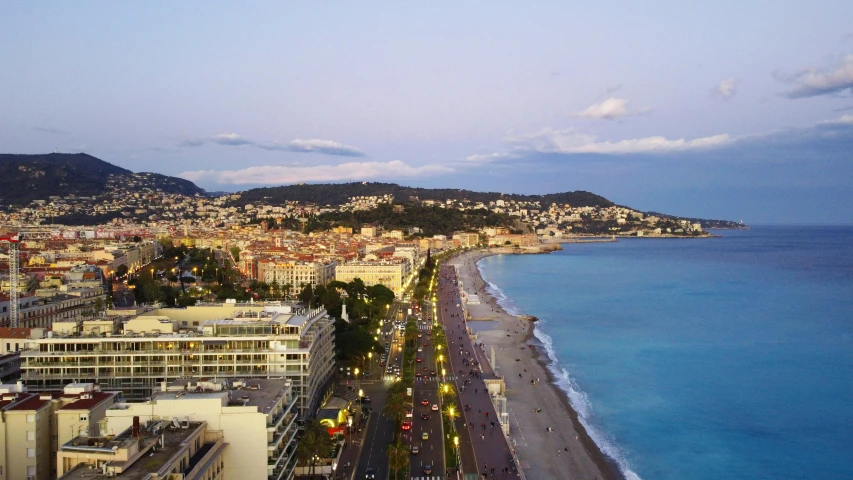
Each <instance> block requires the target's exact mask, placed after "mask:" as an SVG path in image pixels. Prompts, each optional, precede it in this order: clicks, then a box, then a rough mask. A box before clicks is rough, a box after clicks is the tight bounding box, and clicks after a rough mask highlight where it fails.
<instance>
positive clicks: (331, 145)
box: [178, 133, 365, 157]
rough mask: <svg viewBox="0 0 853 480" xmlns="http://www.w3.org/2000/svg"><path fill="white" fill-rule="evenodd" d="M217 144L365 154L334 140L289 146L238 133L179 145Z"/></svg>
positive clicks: (183, 141)
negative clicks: (260, 140)
mask: <svg viewBox="0 0 853 480" xmlns="http://www.w3.org/2000/svg"><path fill="white" fill-rule="evenodd" d="M210 143H212V144H216V145H222V146H226V147H241V146H246V145H247V146H250V147H256V148H260V149H263V150H272V151H281V152H298V153H322V154H326V155H338V156H343V157H363V156H365V154H364V152H363V151H361V150H359V149H358V148H356V147H352V146H350V145H344V144H343V143H338V142H335V141H332V140H320V139H312V140H302V139H298V138H297V139H296V140H293V141H291V142H288V143H287V144H281V143H278V142H268V143H263V142H256V141H253V140H250V139H248V138H246V137H244V136H242V135H239V134H236V133H220V134H218V135H213V136H211V137H190V138H185V139H184V140H182V141H181V142H180V143H179V144H178V145H179V146H181V147H200V146H202V145H205V144H210Z"/></svg>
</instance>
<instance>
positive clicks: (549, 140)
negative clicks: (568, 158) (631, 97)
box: [506, 127, 733, 155]
mask: <svg viewBox="0 0 853 480" xmlns="http://www.w3.org/2000/svg"><path fill="white" fill-rule="evenodd" d="M506 141H507V142H508V143H509V144H511V145H513V146H514V149H513V151H514V152H515V153H518V152H519V151H532V152H538V153H561V154H576V153H598V154H607V155H621V154H630V153H666V152H683V151H687V150H702V149H710V148H716V147H720V146H724V145H727V144H729V143H731V142H732V141H733V138H732V137H730V136H729V135H728V134H721V135H713V136H710V137H700V138H695V139H693V140H685V139H683V138H679V139H675V140H669V139H667V138H665V137H662V136H654V137H643V138H633V139H627V140H619V141H615V142H611V141H603V142H602V141H599V140H598V138H597V137H596V136H595V135H590V134H585V133H579V132H577V131H576V130H575V129H571V128H570V129H565V130H554V129H552V128H550V127H549V128H544V129H542V130H540V131H538V132H535V133H530V134H524V135H520V136H517V137H512V138H507V139H506Z"/></svg>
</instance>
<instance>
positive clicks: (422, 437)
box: [421, 432, 429, 440]
mask: <svg viewBox="0 0 853 480" xmlns="http://www.w3.org/2000/svg"><path fill="white" fill-rule="evenodd" d="M421 440H429V432H424V433H422V434H421Z"/></svg>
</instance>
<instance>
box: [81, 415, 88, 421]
mask: <svg viewBox="0 0 853 480" xmlns="http://www.w3.org/2000/svg"><path fill="white" fill-rule="evenodd" d="M88 419H89V415H88V414H86V413H81V414H80V421H81V422H85V421H86V420H88Z"/></svg>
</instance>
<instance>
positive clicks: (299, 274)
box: [257, 259, 337, 291]
mask: <svg viewBox="0 0 853 480" xmlns="http://www.w3.org/2000/svg"><path fill="white" fill-rule="evenodd" d="M257 264H258V276H257V278H258V280H260V281H263V282H266V283H268V284H272V283H273V282H277V283H278V284H279V285H281V286H283V285H291V286H292V287H293V289H295V290H296V291H298V290H299V289H300V288H301V287H302V285H311V287H312V288H314V287H316V286H317V285H326V284H327V283H329V282H331V281H332V280H334V279H335V267H337V262H334V261H327V262H303V261H295V260H291V261H288V260H277V259H268V260H259V261H258V263H257Z"/></svg>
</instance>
